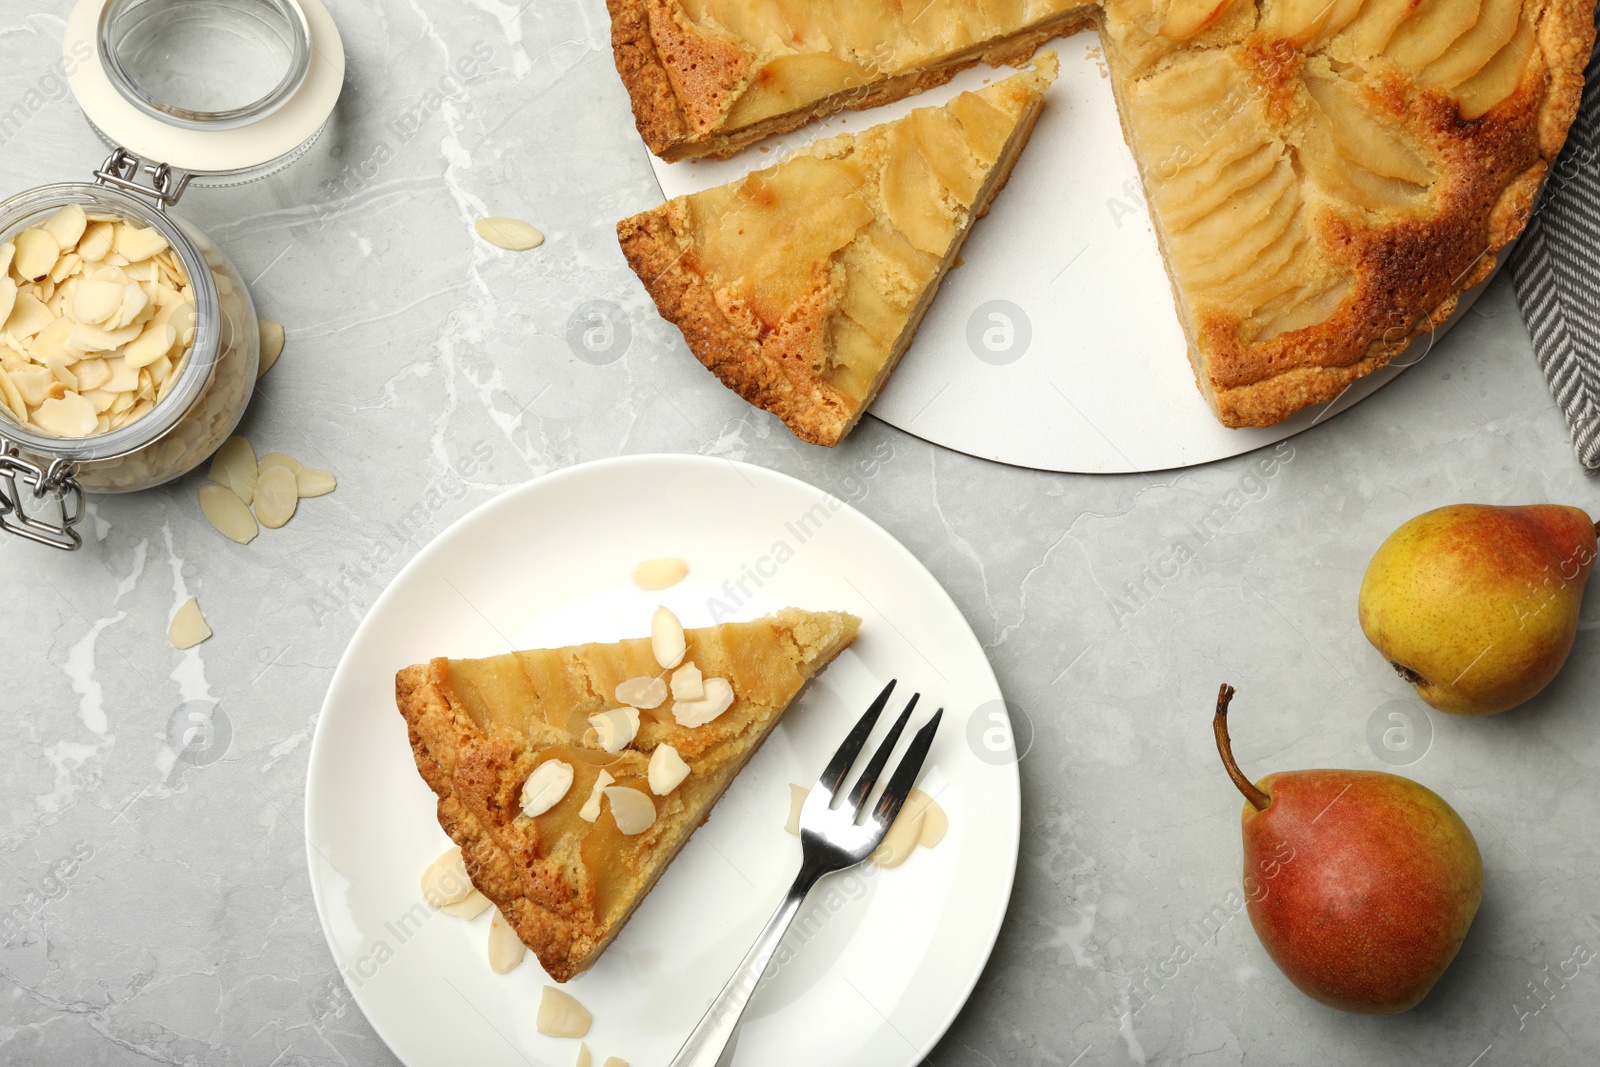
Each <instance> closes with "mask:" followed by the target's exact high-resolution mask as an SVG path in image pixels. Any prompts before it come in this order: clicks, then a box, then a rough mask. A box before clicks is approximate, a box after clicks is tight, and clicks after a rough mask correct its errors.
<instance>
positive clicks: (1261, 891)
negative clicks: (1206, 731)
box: [1212, 685, 1483, 1015]
mask: <svg viewBox="0 0 1600 1067" xmlns="http://www.w3.org/2000/svg"><path fill="white" fill-rule="evenodd" d="M1232 699H1233V687H1232V686H1228V685H1224V686H1223V687H1222V690H1221V692H1220V693H1219V694H1218V695H1217V713H1216V718H1215V719H1213V720H1212V728H1213V730H1214V731H1215V732H1216V736H1217V751H1218V752H1219V753H1220V754H1221V756H1222V763H1223V766H1224V767H1226V768H1227V770H1228V774H1229V776H1230V777H1231V778H1232V779H1233V783H1234V785H1236V786H1238V787H1239V791H1240V792H1241V793H1243V794H1244V796H1245V800H1246V804H1245V806H1244V817H1243V832H1244V887H1245V896H1246V898H1247V901H1248V903H1247V904H1246V908H1247V910H1248V911H1249V913H1250V924H1251V925H1252V926H1254V927H1255V930H1256V936H1257V937H1259V938H1260V939H1261V944H1262V945H1263V946H1264V947H1265V948H1266V950H1267V955H1269V956H1271V957H1272V961H1273V962H1274V963H1276V964H1277V965H1278V967H1279V968H1280V969H1282V971H1283V973H1284V974H1285V975H1286V976H1287V977H1288V979H1289V980H1290V981H1291V982H1293V983H1294V984H1295V985H1296V986H1298V987H1299V988H1300V991H1301V992H1303V993H1305V994H1306V995H1307V996H1309V997H1311V998H1313V999H1314V1000H1319V1001H1321V1002H1322V1003H1324V1004H1326V1005H1328V1006H1329V1007H1332V1008H1338V1009H1339V1010H1340V1011H1349V1012H1357V1013H1360V1014H1363V1015H1393V1014H1396V1013H1398V1012H1402V1011H1406V1010H1407V1009H1409V1008H1412V1007H1415V1006H1416V1004H1417V1002H1418V1001H1420V1000H1421V999H1422V998H1423V997H1425V996H1427V994H1428V990H1430V989H1432V988H1433V984H1434V983H1435V982H1436V981H1438V980H1439V976H1440V975H1441V974H1443V973H1444V970H1445V968H1446V967H1448V966H1449V965H1450V961H1451V960H1453V959H1454V958H1455V955H1456V951H1457V950H1458V949H1459V948H1460V947H1461V942H1462V940H1463V939H1464V938H1465V937H1466V936H1467V928H1468V927H1469V926H1471V925H1472V917H1473V916H1474V915H1475V914H1477V911H1478V902H1479V901H1480V900H1481V899H1482V898H1483V862H1482V860H1481V859H1480V857H1479V855H1478V845H1477V842H1476V841H1474V840H1473V839H1472V831H1470V830H1468V829H1467V826H1466V823H1464V822H1462V821H1461V817H1460V816H1459V815H1457V814H1456V813H1455V810H1454V809H1452V808H1451V807H1450V805H1449V804H1446V803H1445V802H1444V800H1443V799H1441V798H1440V797H1439V796H1438V794H1436V793H1434V792H1433V791H1432V790H1429V789H1427V788H1425V787H1423V786H1421V785H1418V784H1417V783H1416V782H1413V781H1412V780H1411V779H1409V778H1402V777H1400V776H1399V775H1395V774H1383V773H1381V772H1377V771H1335V770H1314V771H1286V772H1281V773H1277V774H1269V775H1267V776H1266V777H1265V778H1263V779H1261V781H1260V782H1258V783H1256V784H1254V785H1252V784H1251V782H1250V780H1249V779H1248V778H1246V777H1245V776H1244V774H1243V772H1241V771H1240V770H1239V765H1238V764H1237V763H1235V762H1234V759H1233V750H1232V747H1231V745H1230V744H1229V741H1228V704H1229V702H1230V701H1231V700H1232Z"/></svg>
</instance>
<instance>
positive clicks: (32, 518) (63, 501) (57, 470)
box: [0, 437, 83, 552]
mask: <svg viewBox="0 0 1600 1067" xmlns="http://www.w3.org/2000/svg"><path fill="white" fill-rule="evenodd" d="M73 473H74V466H73V464H72V463H70V462H68V461H67V460H64V459H56V460H52V461H51V462H50V465H49V466H48V467H41V466H39V464H37V463H34V462H33V461H32V460H29V459H25V458H24V457H23V456H22V455H21V454H19V453H18V452H17V449H16V446H15V445H13V444H12V443H11V442H9V441H7V440H6V439H5V438H3V437H0V530H4V531H5V532H7V533H13V534H16V535H17V536H18V537H26V538H27V539H28V540H30V541H36V542H38V543H39V544H41V545H49V546H50V547H51V548H59V549H62V550H63V551H66V552H71V551H73V550H74V549H78V548H81V547H83V538H82V536H80V535H79V533H78V531H77V530H76V529H75V527H76V526H77V525H78V523H79V522H80V521H81V520H82V519H83V487H82V486H80V485H78V483H77V481H76V480H75V479H74V478H73ZM47 498H48V499H50V500H51V502H52V503H53V504H54V510H55V513H56V514H55V520H54V521H51V520H49V519H46V518H42V517H41V516H40V514H38V513H39V512H42V511H48V510H49V509H50V504H47V503H46V502H45V501H46V499H47Z"/></svg>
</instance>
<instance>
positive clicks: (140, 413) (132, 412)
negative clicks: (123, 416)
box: [127, 400, 155, 422]
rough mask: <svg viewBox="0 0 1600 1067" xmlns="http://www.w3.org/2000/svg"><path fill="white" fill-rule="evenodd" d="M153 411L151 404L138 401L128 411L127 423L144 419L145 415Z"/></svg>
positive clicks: (153, 407) (146, 401)
mask: <svg viewBox="0 0 1600 1067" xmlns="http://www.w3.org/2000/svg"><path fill="white" fill-rule="evenodd" d="M154 410H155V404H153V403H151V402H150V401H148V400H140V401H139V402H138V403H137V404H135V405H133V407H131V408H129V409H128V418H127V421H128V422H134V421H136V420H138V419H142V418H144V417H145V416H146V415H148V414H150V412H152V411H154Z"/></svg>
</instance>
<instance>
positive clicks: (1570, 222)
mask: <svg viewBox="0 0 1600 1067" xmlns="http://www.w3.org/2000/svg"><path fill="white" fill-rule="evenodd" d="M1511 276H1512V280H1513V281H1514V282H1515V283H1516V290H1517V303H1518V305H1520V306H1521V308H1522V318H1523V321H1525V322H1526V323H1527V324H1528V332H1529V333H1530V334H1532V335H1533V352H1534V355H1535V356H1536V357H1537V358H1538V360H1539V366H1540V367H1542V368H1543V369H1544V375H1545V377H1546V378H1547V379H1549V382H1550V392H1551V395H1553V396H1554V397H1555V400H1556V404H1557V405H1559V406H1560V408H1561V411H1562V414H1564V415H1565V416H1566V417H1567V425H1568V426H1569V427H1570V428H1571V430H1572V442H1573V446H1574V448H1575V449H1576V450H1577V453H1578V460H1579V462H1581V463H1582V464H1583V465H1584V466H1585V467H1589V468H1600V50H1597V51H1596V52H1595V54H1594V56H1592V57H1591V58H1590V60H1589V69H1588V70H1587V71H1585V72H1584V89H1583V104H1582V105H1581V106H1580V107H1579V109H1578V118H1577V121H1575V122H1574V123H1573V124H1572V129H1571V130H1570V131H1569V132H1568V134H1567V144H1566V148H1565V149H1563V151H1562V153H1561V157H1560V158H1559V159H1557V160H1556V164H1555V166H1554V167H1552V168H1551V169H1550V173H1549V175H1548V177H1547V178H1546V179H1545V187H1544V193H1543V194H1542V195H1541V196H1540V199H1539V202H1538V204H1537V205H1535V207H1534V210H1533V217H1532V218H1531V219H1530V220H1529V222H1528V228H1527V230H1526V232H1524V233H1523V235H1522V240H1521V241H1519V242H1518V243H1517V247H1516V250H1515V252H1514V253H1513V255H1512V258H1511Z"/></svg>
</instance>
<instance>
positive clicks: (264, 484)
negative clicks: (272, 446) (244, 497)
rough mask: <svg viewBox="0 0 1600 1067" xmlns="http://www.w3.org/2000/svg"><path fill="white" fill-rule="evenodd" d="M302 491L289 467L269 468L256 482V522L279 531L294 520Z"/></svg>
mask: <svg viewBox="0 0 1600 1067" xmlns="http://www.w3.org/2000/svg"><path fill="white" fill-rule="evenodd" d="M299 501H300V490H299V488H298V487H297V486H296V485H295V474H294V472H293V471H291V470H290V469H289V468H288V467H277V466H273V467H268V468H267V469H266V470H265V471H262V472H261V475H260V477H259V478H258V479H257V480H256V499H255V508H256V520H257V521H258V522H260V523H261V525H263V526H265V527H266V528H267V529H269V530H277V529H280V528H282V527H283V526H285V525H286V524H287V523H288V522H289V520H290V519H292V518H294V510H295V506H296V504H298V503H299Z"/></svg>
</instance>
